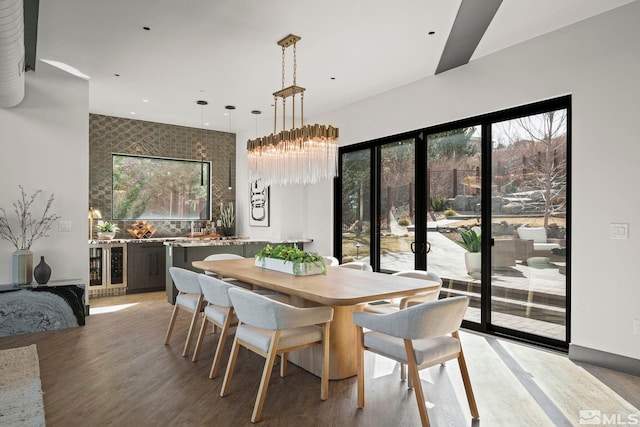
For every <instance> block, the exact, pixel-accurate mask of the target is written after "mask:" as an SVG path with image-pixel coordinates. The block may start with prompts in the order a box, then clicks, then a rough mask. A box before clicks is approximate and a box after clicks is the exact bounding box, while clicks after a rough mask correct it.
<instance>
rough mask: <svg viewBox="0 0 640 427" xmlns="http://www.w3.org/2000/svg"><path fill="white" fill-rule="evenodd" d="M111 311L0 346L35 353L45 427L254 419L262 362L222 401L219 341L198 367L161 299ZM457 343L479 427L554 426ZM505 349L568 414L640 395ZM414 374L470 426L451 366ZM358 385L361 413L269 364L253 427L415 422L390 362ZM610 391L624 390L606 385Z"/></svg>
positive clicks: (469, 338)
mask: <svg viewBox="0 0 640 427" xmlns="http://www.w3.org/2000/svg"><path fill="white" fill-rule="evenodd" d="M116 305H118V306H120V305H122V306H123V308H121V309H120V310H117V311H113V312H106V313H102V314H95V312H94V314H91V315H90V316H89V317H88V318H87V324H86V326H84V327H80V328H74V329H67V330H63V331H48V332H39V333H35V334H29V335H20V336H14V337H3V338H0V349H5V348H11V347H19V346H24V345H29V344H32V343H33V344H36V345H37V348H38V357H39V359H40V371H41V381H42V389H43V391H44V402H45V416H46V421H47V425H48V426H49V427H56V426H64V427H67V426H165V425H167V426H168V425H171V426H214V425H215V426H222V427H224V426H245V425H246V426H249V425H252V424H251V422H250V416H251V411H252V409H253V403H254V401H255V397H256V393H257V390H258V384H259V382H260V374H261V371H262V366H263V364H264V359H262V358H261V357H259V356H257V355H256V354H254V353H253V352H250V351H246V350H242V351H241V352H240V354H239V355H238V362H237V365H236V370H235V373H234V377H233V381H232V383H231V387H230V391H229V395H228V396H227V397H225V398H220V397H219V392H220V387H221V385H222V377H223V375H218V376H217V377H216V378H215V379H213V380H210V379H208V374H209V369H210V367H211V363H212V360H213V354H214V351H215V344H216V338H217V336H214V335H213V334H212V333H209V334H207V336H205V339H204V343H203V351H202V353H201V355H200V359H199V361H198V362H197V363H193V362H191V359H190V357H182V355H181V353H182V347H183V345H184V339H185V336H186V330H187V327H188V325H189V316H188V315H186V314H185V315H184V316H181V317H179V318H178V320H177V323H176V329H175V331H174V334H173V336H172V337H171V341H170V344H169V345H166V346H165V345H164V344H163V341H164V334H165V332H166V327H167V324H168V322H169V317H170V314H171V309H172V306H171V305H169V304H168V303H167V302H166V297H165V295H164V294H163V293H150V294H135V295H127V296H122V297H107V298H96V299H92V300H91V307H92V308H93V309H94V310H95V309H97V308H100V307H102V308H107V307H113V306H116ZM127 305H128V306H127ZM461 339H462V342H463V345H464V349H465V355H466V359H467V364H468V365H469V375H470V377H471V383H472V385H473V388H474V392H475V396H476V400H477V402H478V409H479V412H480V420H481V421H480V424H479V425H483V426H509V427H512V426H530V425H537V426H538V425H553V423H552V422H551V421H550V419H549V417H548V416H547V415H546V413H545V408H542V407H540V405H539V404H538V403H537V402H536V400H535V399H534V398H533V397H532V396H531V394H530V393H529V391H528V390H527V388H526V387H525V386H523V385H522V384H521V383H520V382H519V381H518V379H517V378H516V377H515V376H514V374H513V372H512V371H511V370H510V369H509V366H507V364H505V362H504V361H503V360H502V359H501V358H500V355H498V354H496V352H495V351H494V350H493V349H492V348H491V346H490V345H489V344H488V342H487V338H486V337H484V336H482V335H478V334H472V333H461ZM491 339H495V338H491ZM231 342H232V340H227V346H226V348H225V356H224V357H223V361H222V363H223V365H222V367H226V362H227V358H228V354H229V350H230V346H231ZM500 342H501V343H503V345H504V347H505V348H506V349H507V351H508V352H509V354H510V355H511V356H512V357H513V358H514V360H515V361H516V362H517V363H518V364H519V365H521V367H522V368H523V369H524V370H526V371H527V372H531V373H532V380H533V381H535V383H536V385H537V386H539V388H540V389H541V390H543V391H544V393H545V394H546V396H548V398H549V399H550V401H552V402H553V404H554V405H555V406H557V407H558V408H560V409H561V410H563V411H565V413H566V414H572V413H574V412H575V410H576V409H577V408H579V407H580V405H587V404H589V405H591V406H590V408H591V409H599V408H602V409H603V410H604V409H605V408H610V407H611V404H610V403H609V406H607V404H606V402H611V401H615V402H624V401H625V400H626V402H630V401H631V400H633V396H631V397H630V396H629V395H635V396H639V395H640V378H637V377H632V376H625V374H620V373H616V372H612V371H608V370H599V371H598V375H597V376H596V375H591V374H589V373H588V372H587V371H586V370H585V369H583V368H580V367H577V366H576V365H575V364H573V363H572V362H571V361H569V360H568V359H567V358H566V357H565V356H564V355H559V354H554V353H549V352H546V351H542V350H537V349H532V348H530V347H526V346H522V345H520V344H515V343H511V342H508V341H504V340H500ZM191 352H193V349H191ZM552 366H558V368H557V369H552V370H550V371H549V373H548V374H545V372H546V370H547V369H549V367H552ZM420 376H421V378H422V384H423V387H424V391H425V396H426V401H427V408H428V409H429V416H430V418H431V421H432V425H434V426H465V425H466V426H469V425H476V424H477V423H476V424H473V423H472V421H471V415H470V411H469V407H468V404H467V401H466V396H465V393H464V388H463V385H462V379H461V377H460V373H459V370H458V367H457V364H456V363H455V361H451V362H448V363H447V364H446V366H445V367H441V366H436V367H434V368H431V369H428V370H424V371H422V372H421V373H420ZM552 376H553V378H551V377H552ZM365 378H366V380H365V392H366V407H365V408H364V409H362V410H359V409H357V397H356V381H355V377H354V378H348V379H346V380H341V381H330V383H329V400H327V401H324V402H323V401H321V400H320V398H319V393H318V390H319V387H320V379H319V378H318V377H316V376H314V375H312V374H309V373H308V372H306V371H304V370H302V369H300V368H298V367H297V366H295V365H293V364H290V365H289V369H288V375H287V377H285V378H280V376H279V375H278V369H277V368H276V369H274V372H273V374H272V377H271V382H270V384H269V390H268V393H267V396H266V400H265V404H264V409H263V413H262V420H261V421H260V423H259V424H258V425H262V426H300V425H308V426H418V425H419V424H420V417H419V415H418V409H417V405H416V402H415V396H414V394H413V392H411V391H408V390H407V388H406V383H403V382H401V381H400V380H399V378H400V374H399V367H398V366H397V365H396V364H394V363H393V362H391V363H389V361H388V360H386V359H383V358H379V357H378V356H374V355H372V354H371V353H365ZM603 381H607V382H608V383H609V385H608V386H607V385H605V384H603ZM611 383H614V384H619V386H618V387H611V386H610V385H611ZM585 384H586V385H588V387H587V388H585ZM616 391H617V392H616ZM598 393H600V394H598ZM619 394H622V395H621V396H619ZM598 396H601V397H598ZM617 399H620V400H617ZM622 399H624V400H622ZM627 409H628V410H629V411H632V410H633V409H631V408H627ZM638 413H639V414H640V410H639V411H638ZM523 414H526V416H524V415H523ZM575 416H577V414H575ZM567 417H568V418H569V415H567ZM569 419H573V418H569ZM575 419H577V418H575ZM576 424H577V423H576Z"/></svg>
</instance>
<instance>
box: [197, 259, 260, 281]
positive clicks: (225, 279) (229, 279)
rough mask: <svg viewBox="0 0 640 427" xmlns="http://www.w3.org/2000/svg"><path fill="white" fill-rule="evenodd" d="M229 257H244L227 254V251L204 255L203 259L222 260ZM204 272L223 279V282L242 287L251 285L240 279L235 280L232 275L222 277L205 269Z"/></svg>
mask: <svg viewBox="0 0 640 427" xmlns="http://www.w3.org/2000/svg"><path fill="white" fill-rule="evenodd" d="M229 259H244V257H243V256H241V255H236V254H227V253H223V254H211V255H208V256H206V257H205V259H204V260H203V261H224V260H229ZM204 274H206V275H208V276H214V277H217V278H218V279H220V280H224V281H225V282H232V283H233V284H234V285H236V286H240V287H242V288H247V289H252V286H251V285H250V284H248V283H244V282H242V281H240V280H237V279H234V278H233V277H222V276H219V275H217V274H214V273H212V272H210V271H205V272H204Z"/></svg>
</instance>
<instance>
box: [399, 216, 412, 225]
mask: <svg viewBox="0 0 640 427" xmlns="http://www.w3.org/2000/svg"><path fill="white" fill-rule="evenodd" d="M409 224H411V221H409V218H407V217H402V218H400V219H399V220H398V225H399V226H401V227H406V226H407V225H409Z"/></svg>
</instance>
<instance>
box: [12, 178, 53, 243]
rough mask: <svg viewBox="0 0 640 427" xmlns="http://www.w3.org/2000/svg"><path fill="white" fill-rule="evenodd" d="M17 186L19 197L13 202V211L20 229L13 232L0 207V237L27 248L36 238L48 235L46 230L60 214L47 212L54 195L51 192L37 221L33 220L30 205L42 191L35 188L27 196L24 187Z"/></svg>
mask: <svg viewBox="0 0 640 427" xmlns="http://www.w3.org/2000/svg"><path fill="white" fill-rule="evenodd" d="M18 187H19V188H20V193H21V194H20V196H21V197H20V199H18V200H16V201H15V202H13V208H14V209H13V211H14V213H15V214H16V217H17V222H18V226H19V227H18V228H19V229H20V231H19V233H18V232H17V228H16V229H15V232H14V229H13V228H12V227H11V224H10V223H9V219H8V218H7V213H6V211H5V210H4V208H0V212H1V213H2V215H0V239H2V240H6V241H8V242H11V244H13V246H15V247H16V249H29V248H31V245H33V243H34V242H35V241H36V240H38V239H40V238H42V237H49V235H48V234H47V233H48V231H49V230H50V229H51V227H52V226H53V224H54V222H55V221H57V220H58V219H59V218H60V216H59V215H56V214H49V210H50V209H51V206H52V205H53V200H54V195H53V194H51V197H49V200H48V201H47V206H46V207H45V209H44V212H43V213H42V216H41V217H40V218H39V219H38V220H37V221H36V220H34V218H33V215H32V213H31V205H32V204H33V202H34V201H35V200H36V198H37V197H38V195H39V194H40V193H42V190H36V191H35V192H34V193H33V194H32V195H31V196H27V194H26V193H25V192H24V188H22V186H21V185H19V186H18Z"/></svg>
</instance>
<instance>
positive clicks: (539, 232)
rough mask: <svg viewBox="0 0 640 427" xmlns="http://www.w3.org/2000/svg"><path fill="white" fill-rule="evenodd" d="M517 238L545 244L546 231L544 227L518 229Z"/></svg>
mask: <svg viewBox="0 0 640 427" xmlns="http://www.w3.org/2000/svg"><path fill="white" fill-rule="evenodd" d="M518 236H519V237H520V239H522V240H533V243H547V230H546V229H545V228H544V227H525V226H521V227H519V228H518Z"/></svg>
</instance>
